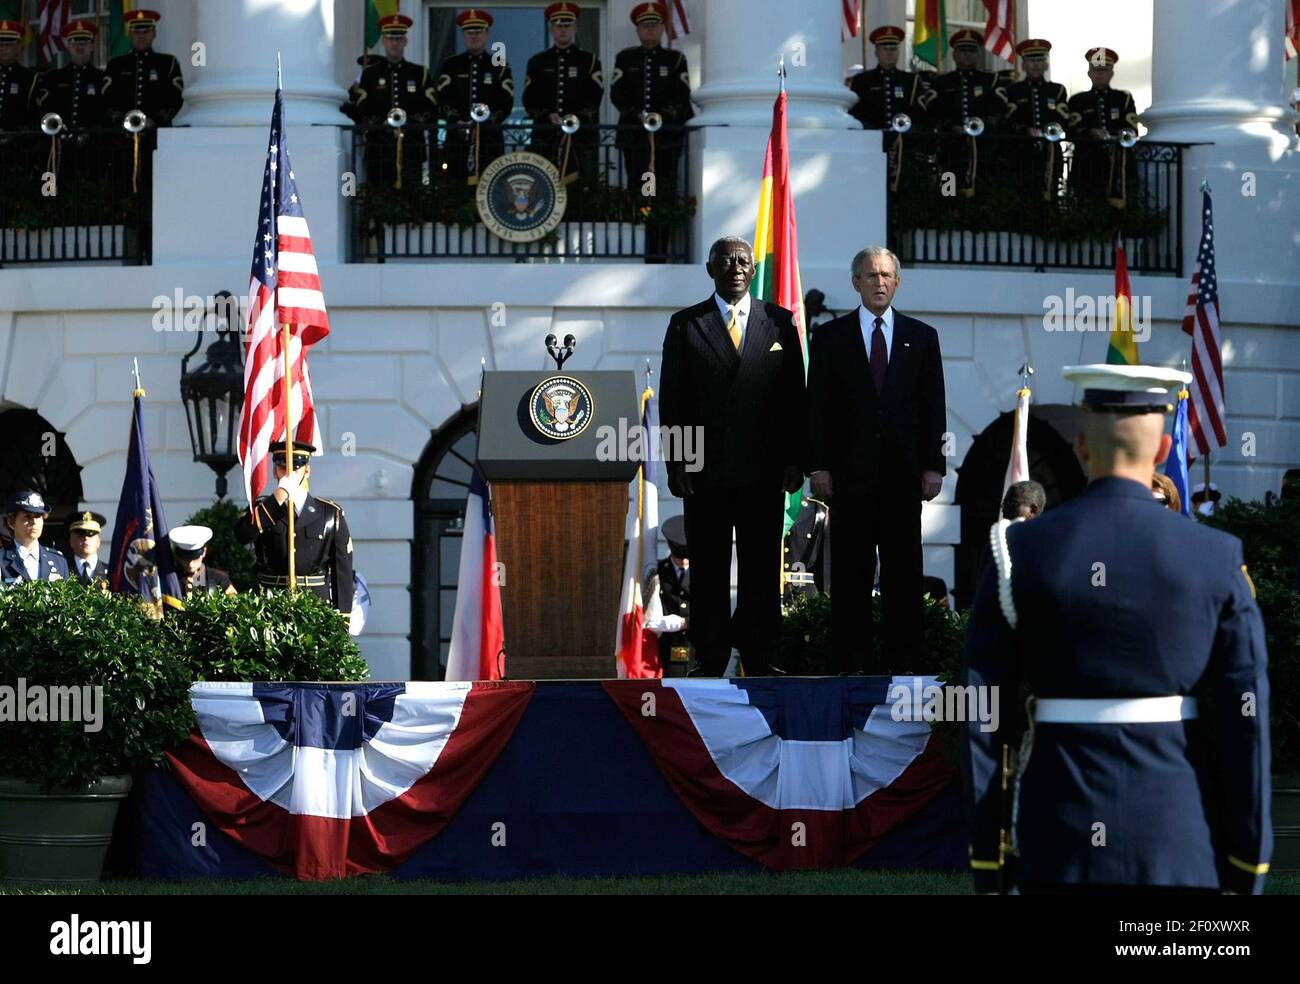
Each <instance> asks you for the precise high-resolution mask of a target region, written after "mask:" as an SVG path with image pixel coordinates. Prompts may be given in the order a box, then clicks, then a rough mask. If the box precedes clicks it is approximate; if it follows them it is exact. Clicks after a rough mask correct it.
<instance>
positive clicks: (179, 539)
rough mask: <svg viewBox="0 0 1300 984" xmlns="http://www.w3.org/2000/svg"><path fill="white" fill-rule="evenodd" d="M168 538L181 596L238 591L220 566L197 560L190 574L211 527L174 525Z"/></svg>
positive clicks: (222, 593) (204, 547)
mask: <svg viewBox="0 0 1300 984" xmlns="http://www.w3.org/2000/svg"><path fill="white" fill-rule="evenodd" d="M295 457H296V456H295ZM295 538H296V537H295ZM167 539H168V541H169V542H170V543H171V545H172V556H173V557H174V558H175V559H176V563H175V565H174V566H175V568H176V577H177V579H178V580H179V581H180V584H181V595H182V596H183V597H184V598H187V599H188V598H192V597H193V596H195V595H205V594H209V595H224V594H237V593H238V592H236V591H235V585H234V584H233V583H232V582H231V580H230V575H229V574H227V573H226V572H225V571H223V570H220V569H219V568H216V567H212V566H210V565H208V564H206V563H200V564H199V566H198V570H197V571H196V572H195V573H194V574H192V575H191V574H190V573H189V565H190V564H191V563H193V562H194V561H196V560H199V558H201V557H202V556H203V555H204V551H205V550H206V549H207V546H208V541H209V540H211V539H212V530H211V528H210V527H207V526H195V525H190V526H177V527H175V528H174V529H172V530H170V531H169V532H168V534H167Z"/></svg>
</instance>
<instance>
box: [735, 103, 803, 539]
mask: <svg viewBox="0 0 1300 984" xmlns="http://www.w3.org/2000/svg"><path fill="white" fill-rule="evenodd" d="M749 292H750V293H751V294H753V295H754V296H755V297H756V298H758V299H759V300H761V301H771V302H772V303H773V304H778V305H780V306H781V307H783V308H786V309H787V310H789V311H793V312H794V326H795V330H796V331H797V332H798V333H799V348H800V351H801V353H802V355H803V371H804V376H805V377H806V376H807V374H808V334H807V332H806V331H805V324H804V320H805V319H804V310H803V284H802V283H801V282H800V279H799V235H798V232H797V231H796V227H795V219H794V194H793V192H791V190H790V144H789V140H788V139H787V136H786V127H785V86H784V85H783V86H782V87H781V92H780V93H779V94H778V95H777V97H776V105H775V106H773V107H772V132H771V134H770V135H769V136H768V138H767V153H766V155H765V156H764V158H763V184H762V186H761V188H760V190H759V193H758V222H757V224H756V225H755V228H754V279H753V281H752V282H751V283H750V285H749ZM802 499H803V493H802V492H795V493H793V494H791V495H787V496H786V498H785V506H786V509H785V530H786V532H787V533H788V532H789V531H790V527H791V526H792V525H793V524H794V520H795V517H796V516H798V515H799V506H800V503H801V501H802Z"/></svg>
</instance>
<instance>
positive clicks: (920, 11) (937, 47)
mask: <svg viewBox="0 0 1300 984" xmlns="http://www.w3.org/2000/svg"><path fill="white" fill-rule="evenodd" d="M947 47H948V15H947V13H945V11H944V9H943V0H916V22H915V25H914V27H913V36H912V53H913V54H914V55H916V57H917V58H920V59H921V60H922V61H926V62H929V63H930V64H931V65H933V66H934V67H935V68H937V69H939V70H940V71H943V53H944V51H945V50H946V49H947Z"/></svg>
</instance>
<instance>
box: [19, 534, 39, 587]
mask: <svg viewBox="0 0 1300 984" xmlns="http://www.w3.org/2000/svg"><path fill="white" fill-rule="evenodd" d="M17 547H18V559H19V560H21V561H22V562H23V567H25V568H26V569H27V579H28V580H29V581H37V580H39V579H40V574H41V545H40V543H39V542H38V543H33V544H32V545H31V546H30V547H24V546H23V545H22V544H21V543H20V544H17Z"/></svg>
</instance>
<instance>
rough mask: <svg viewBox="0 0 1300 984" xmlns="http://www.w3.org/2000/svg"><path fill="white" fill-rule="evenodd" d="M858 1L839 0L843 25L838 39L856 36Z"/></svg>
mask: <svg viewBox="0 0 1300 984" xmlns="http://www.w3.org/2000/svg"><path fill="white" fill-rule="evenodd" d="M858 2H859V0H840V7H841V9H842V10H843V11H844V27H843V28H842V29H841V30H840V40H841V41H843V40H845V39H846V38H856V37H857V36H858Z"/></svg>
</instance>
